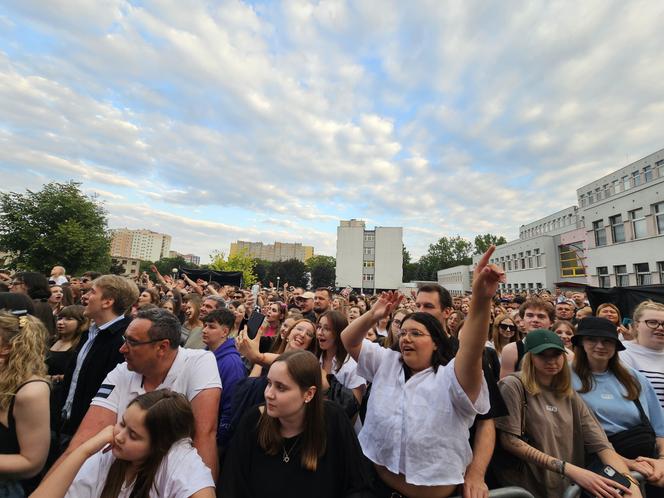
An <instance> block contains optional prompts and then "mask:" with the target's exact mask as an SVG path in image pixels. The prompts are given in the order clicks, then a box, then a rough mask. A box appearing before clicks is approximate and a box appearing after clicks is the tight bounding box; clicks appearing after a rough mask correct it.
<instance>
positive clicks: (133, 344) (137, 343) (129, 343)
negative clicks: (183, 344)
mask: <svg viewBox="0 0 664 498" xmlns="http://www.w3.org/2000/svg"><path fill="white" fill-rule="evenodd" d="M163 340H165V339H152V340H150V341H137V340H136V339H132V338H131V337H127V336H126V335H123V336H122V342H123V343H124V344H126V345H127V346H129V347H130V348H134V347H136V346H143V345H144V344H152V343H153V342H159V341H163Z"/></svg>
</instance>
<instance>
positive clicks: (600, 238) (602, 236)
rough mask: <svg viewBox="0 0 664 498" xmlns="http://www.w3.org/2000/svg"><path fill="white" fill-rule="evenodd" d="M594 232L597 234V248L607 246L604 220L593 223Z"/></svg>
mask: <svg viewBox="0 0 664 498" xmlns="http://www.w3.org/2000/svg"><path fill="white" fill-rule="evenodd" d="M593 232H595V246H597V247H600V246H605V245H606V230H604V220H597V221H593Z"/></svg>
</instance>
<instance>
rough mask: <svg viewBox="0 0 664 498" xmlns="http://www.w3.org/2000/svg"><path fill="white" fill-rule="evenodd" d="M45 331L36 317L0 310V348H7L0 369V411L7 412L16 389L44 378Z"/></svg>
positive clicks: (46, 336) (45, 370) (46, 335)
mask: <svg viewBox="0 0 664 498" xmlns="http://www.w3.org/2000/svg"><path fill="white" fill-rule="evenodd" d="M47 339H48V332H47V330H46V327H44V324H43V323H42V322H41V320H39V319H38V318H35V317H34V316H31V315H23V316H16V315H14V314H13V313H9V312H7V311H0V345H2V346H3V347H6V346H9V347H10V351H9V356H8V358H7V362H6V365H5V368H3V369H2V370H0V409H1V410H8V409H9V404H10V403H11V400H12V396H14V395H15V394H16V388H17V387H18V386H20V385H21V384H23V383H24V382H25V381H26V380H28V379H29V378H30V377H32V376H34V375H37V376H39V377H46V372H47V369H46V363H45V362H44V358H45V357H46V341H47Z"/></svg>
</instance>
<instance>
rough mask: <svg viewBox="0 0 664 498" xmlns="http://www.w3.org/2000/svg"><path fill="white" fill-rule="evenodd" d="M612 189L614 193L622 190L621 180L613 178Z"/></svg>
mask: <svg viewBox="0 0 664 498" xmlns="http://www.w3.org/2000/svg"><path fill="white" fill-rule="evenodd" d="M611 191H612V193H613V195H615V194H617V193H618V192H620V180H613V183H612V186H611Z"/></svg>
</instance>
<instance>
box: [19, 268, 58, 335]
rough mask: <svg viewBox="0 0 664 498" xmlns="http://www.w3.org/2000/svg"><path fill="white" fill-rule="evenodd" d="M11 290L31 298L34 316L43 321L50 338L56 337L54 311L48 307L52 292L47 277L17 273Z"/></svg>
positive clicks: (33, 273)
mask: <svg viewBox="0 0 664 498" xmlns="http://www.w3.org/2000/svg"><path fill="white" fill-rule="evenodd" d="M9 290H10V291H11V292H16V293H19V294H27V295H28V296H30V299H32V302H33V304H34V313H33V315H34V316H36V317H37V318H39V319H40V320H41V321H42V323H43V324H44V326H45V327H46V330H47V331H48V335H49V338H51V337H53V336H54V335H55V318H54V316H53V310H52V309H51V307H50V306H49V305H48V298H49V297H50V296H51V291H50V289H49V288H48V280H46V277H45V276H44V275H42V274H41V273H37V272H33V271H25V272H19V273H15V274H14V276H13V278H12V282H11V285H10V289H9Z"/></svg>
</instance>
